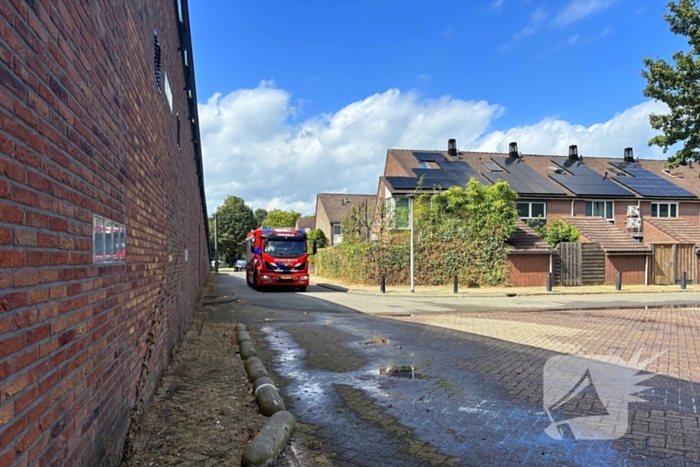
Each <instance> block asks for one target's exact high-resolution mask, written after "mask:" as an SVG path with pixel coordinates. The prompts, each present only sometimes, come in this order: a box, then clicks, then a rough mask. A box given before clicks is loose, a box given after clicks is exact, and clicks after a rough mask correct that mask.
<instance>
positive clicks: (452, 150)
mask: <svg viewBox="0 0 700 467" xmlns="http://www.w3.org/2000/svg"><path fill="white" fill-rule="evenodd" d="M447 154H449V155H450V156H453V157H457V140H456V139H454V138H451V139H448V140H447Z"/></svg>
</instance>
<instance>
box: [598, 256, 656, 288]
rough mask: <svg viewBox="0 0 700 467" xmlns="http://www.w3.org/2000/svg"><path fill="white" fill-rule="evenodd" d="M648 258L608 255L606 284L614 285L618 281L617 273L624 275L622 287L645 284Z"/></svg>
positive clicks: (606, 258)
mask: <svg viewBox="0 0 700 467" xmlns="http://www.w3.org/2000/svg"><path fill="white" fill-rule="evenodd" d="M645 266H646V256H643V255H635V256H627V255H620V256H617V255H612V256H610V255H608V256H606V257H605V283H606V284H608V285H613V284H615V283H616V281H617V273H618V272H621V273H622V287H623V289H624V286H625V284H627V285H633V284H641V285H643V284H644V277H645V274H644V270H645V269H644V268H645Z"/></svg>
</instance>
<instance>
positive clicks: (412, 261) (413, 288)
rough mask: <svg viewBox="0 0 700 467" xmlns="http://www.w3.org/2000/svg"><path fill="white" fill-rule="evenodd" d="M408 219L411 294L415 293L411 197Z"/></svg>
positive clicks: (410, 199)
mask: <svg viewBox="0 0 700 467" xmlns="http://www.w3.org/2000/svg"><path fill="white" fill-rule="evenodd" d="M408 217H409V223H410V228H411V292H415V287H414V286H415V280H414V277H413V265H414V260H413V197H412V196H411V197H409V198H408Z"/></svg>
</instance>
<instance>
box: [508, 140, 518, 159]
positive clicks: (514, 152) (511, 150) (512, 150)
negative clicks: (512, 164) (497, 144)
mask: <svg viewBox="0 0 700 467" xmlns="http://www.w3.org/2000/svg"><path fill="white" fill-rule="evenodd" d="M508 156H509V157H510V158H511V159H517V158H518V143H516V142H515V141H514V142H512V143H510V144H509V145H508Z"/></svg>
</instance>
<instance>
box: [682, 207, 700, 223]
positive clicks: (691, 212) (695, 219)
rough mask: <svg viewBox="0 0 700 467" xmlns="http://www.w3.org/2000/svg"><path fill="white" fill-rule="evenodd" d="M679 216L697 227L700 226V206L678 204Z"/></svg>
mask: <svg viewBox="0 0 700 467" xmlns="http://www.w3.org/2000/svg"><path fill="white" fill-rule="evenodd" d="M678 216H679V217H682V218H684V219H687V220H688V221H689V222H692V223H693V224H695V225H700V204H698V203H678Z"/></svg>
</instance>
